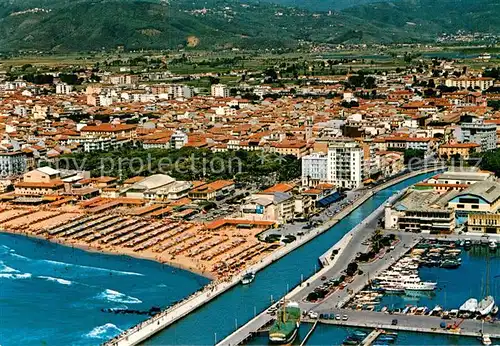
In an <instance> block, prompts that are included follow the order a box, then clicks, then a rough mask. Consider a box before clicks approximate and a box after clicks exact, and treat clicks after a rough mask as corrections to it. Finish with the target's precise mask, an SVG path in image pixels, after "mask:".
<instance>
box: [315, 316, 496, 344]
mask: <svg viewBox="0 0 500 346" xmlns="http://www.w3.org/2000/svg"><path fill="white" fill-rule="evenodd" d="M318 313H334V314H340V315H342V316H343V315H347V316H349V319H348V320H347V321H338V320H320V322H321V323H327V324H334V325H339V326H354V327H370V328H383V329H394V330H408V331H425V332H431V333H432V332H435V333H447V331H446V330H443V329H442V328H440V324H441V322H443V321H444V322H445V323H446V324H454V323H460V321H461V319H452V320H443V319H441V318H440V317H434V316H416V315H401V314H393V315H390V314H388V313H383V312H374V311H356V310H347V309H333V310H332V309H325V310H321V309H320V310H318ZM394 319H396V320H397V325H395V326H393V325H392V320H394ZM310 322H311V321H310ZM481 328H483V330H484V333H485V334H490V335H491V336H492V337H495V338H498V337H500V323H499V322H495V323H491V322H486V323H484V325H483V326H482V323H481V321H477V320H464V321H463V322H462V323H461V324H460V334H462V335H470V336H476V335H479V334H480V332H481ZM451 334H456V333H452V332H451Z"/></svg>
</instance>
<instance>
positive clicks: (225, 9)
mask: <svg viewBox="0 0 500 346" xmlns="http://www.w3.org/2000/svg"><path fill="white" fill-rule="evenodd" d="M367 2H370V3H367ZM297 5H299V6H300V7H295V6H297ZM351 5H354V6H351ZM330 7H332V8H330ZM339 9H340V10H339ZM332 10H333V11H332ZM327 11H328V12H327ZM498 13H500V2H499V1H498V0H393V1H383V2H372V0H265V1H263V0H205V1H192V0H0V51H16V50H44V51H56V52H67V51H88V50H99V49H101V48H106V49H109V48H116V47H117V46H118V45H123V46H125V48H126V49H141V48H154V49H161V48H179V47H185V46H186V45H191V46H198V47H200V48H203V49H216V48H230V47H243V48H276V47H295V46H296V45H298V44H301V43H310V42H313V43H360V42H364V43H374V42H380V43H392V42H429V41H433V40H434V39H435V37H436V35H438V34H440V33H443V32H448V33H450V32H456V31H457V30H469V31H480V32H489V33H498V32H499V31H500V19H499V17H500V16H498Z"/></svg>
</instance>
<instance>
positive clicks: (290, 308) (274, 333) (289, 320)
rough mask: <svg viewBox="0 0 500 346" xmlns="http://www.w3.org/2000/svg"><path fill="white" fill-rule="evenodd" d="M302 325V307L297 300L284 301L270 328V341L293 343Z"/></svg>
mask: <svg viewBox="0 0 500 346" xmlns="http://www.w3.org/2000/svg"><path fill="white" fill-rule="evenodd" d="M299 326H300V307H299V304H298V303H297V302H288V303H287V302H284V303H283V306H282V307H281V309H280V310H279V313H278V315H277V318H276V321H275V322H274V324H273V325H272V327H271V329H270V330H269V341H270V342H271V343H273V344H279V345H285V344H290V343H292V342H293V341H294V340H295V338H296V337H297V332H298V330H299Z"/></svg>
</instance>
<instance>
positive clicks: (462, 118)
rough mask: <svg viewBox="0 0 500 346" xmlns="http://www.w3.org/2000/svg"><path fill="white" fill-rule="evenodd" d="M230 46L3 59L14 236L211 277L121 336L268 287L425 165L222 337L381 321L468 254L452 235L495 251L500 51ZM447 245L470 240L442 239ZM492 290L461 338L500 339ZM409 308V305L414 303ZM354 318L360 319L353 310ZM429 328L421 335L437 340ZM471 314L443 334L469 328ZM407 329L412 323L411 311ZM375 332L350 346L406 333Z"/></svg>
mask: <svg viewBox="0 0 500 346" xmlns="http://www.w3.org/2000/svg"><path fill="white" fill-rule="evenodd" d="M398 49H400V48H399V47H398ZM232 54H234V57H232V58H227V59H225V60H223V59H222V58H218V57H217V58H216V59H212V58H211V57H210V55H203V54H201V53H187V54H186V53H182V54H177V55H173V56H172V55H170V56H169V57H167V56H164V55H162V54H161V53H155V52H153V53H151V54H150V55H145V54H141V55H127V54H125V53H124V54H123V56H126V57H122V55H120V54H117V55H115V56H113V57H112V58H109V59H104V60H103V61H100V62H99V61H94V62H92V63H90V62H89V63H86V62H84V61H81V62H78V61H71V62H67V63H60V62H52V63H46V64H44V63H29V62H27V61H26V60H25V59H24V58H23V59H21V60H19V61H22V64H18V65H16V64H13V63H15V61H16V60H13V59H6V60H1V61H0V115H1V117H0V131H1V133H2V139H1V142H0V167H1V170H0V175H1V178H0V192H1V193H0V227H1V229H2V231H3V232H7V233H13V234H19V235H26V236H29V237H33V238H36V239H44V240H48V241H51V242H53V243H58V244H61V245H65V246H70V247H75V248H80V249H84V250H91V251H97V252H101V253H106V254H115V255H116V254H118V255H128V256H132V257H138V258H142V259H149V260H153V261H157V262H159V263H163V264H166V265H169V266H173V267H177V268H180V269H185V270H188V271H191V272H193V273H197V274H200V275H202V276H205V277H207V278H209V279H210V280H212V281H211V282H210V283H209V284H208V285H207V286H205V287H204V288H202V289H201V290H200V291H199V292H196V293H194V294H193V295H192V296H191V297H188V298H186V299H187V302H180V303H179V305H175V304H174V305H173V306H170V307H168V308H166V309H165V310H164V311H161V312H158V314H154V316H153V317H152V318H151V319H150V320H147V321H142V322H140V323H139V324H138V325H136V326H135V327H133V328H132V329H130V330H126V331H124V332H123V333H121V334H120V335H117V336H116V337H115V338H114V339H111V340H109V342H108V344H109V345H133V344H137V343H139V342H142V341H144V340H145V339H146V338H149V337H151V336H152V335H153V334H156V333H158V332H159V331H160V330H161V329H163V328H166V327H168V326H169V325H170V324H172V323H174V322H176V321H177V320H178V319H180V318H182V317H183V316H185V315H186V314H188V313H190V312H192V311H193V310H194V309H196V308H198V307H199V306H201V305H203V304H205V303H207V302H208V301H210V300H212V299H213V298H215V297H216V296H218V295H220V294H223V293H224V292H225V291H226V290H228V289H230V288H232V287H234V286H235V285H237V284H239V283H243V284H245V286H246V285H249V287H251V286H252V281H253V280H254V279H256V277H258V275H259V274H258V271H260V270H263V269H264V268H265V267H266V266H268V265H269V264H271V263H273V262H276V261H278V260H279V259H280V258H281V257H284V256H286V255H287V254H291V253H293V252H294V251H295V249H297V248H298V247H301V246H303V245H304V244H306V243H308V242H311V241H314V238H316V237H319V236H320V234H323V233H325V232H329V230H330V229H332V227H335V225H336V224H337V223H339V222H343V220H345V219H348V217H350V216H349V215H350V214H351V212H353V211H354V210H355V209H356V208H358V207H360V206H362V205H363V203H365V202H366V201H367V200H369V199H370V198H373V196H376V195H377V193H379V192H380V191H384V190H385V189H387V188H389V187H390V186H393V185H397V184H402V183H403V182H405V181H407V180H408V181H410V180H411V179H414V178H415V179H417V178H418V177H421V178H419V180H418V181H415V182H414V183H412V184H409V185H406V186H404V188H401V191H399V190H398V191H394V195H393V196H392V197H391V198H389V200H388V201H385V200H384V201H380V203H379V204H380V206H379V207H378V209H377V210H375V211H373V213H372V212H369V213H366V215H364V217H363V218H362V219H361V220H363V219H364V218H365V217H368V219H370V218H371V219H370V220H368V219H365V220H364V221H363V222H361V220H359V222H358V225H357V226H356V225H353V227H351V228H349V229H345V230H343V234H346V236H347V235H350V236H351V237H352V239H347V238H346V239H347V240H345V243H342V240H341V241H340V242H339V243H337V245H336V244H335V243H331V244H327V245H328V247H331V246H334V248H335V249H336V250H334V252H328V253H327V254H326V255H324V256H323V257H322V258H320V262H321V265H322V267H323V268H322V269H321V271H320V272H317V273H314V276H313V277H312V278H311V279H308V284H307V286H306V285H303V282H302V280H305V279H306V278H303V279H301V282H300V284H299V285H298V286H297V287H295V289H293V290H290V291H287V297H288V298H287V299H288V303H287V301H286V300H285V301H283V300H281V301H279V302H278V303H276V302H273V304H275V305H273V306H274V313H273V309H271V313H269V311H268V310H267V308H266V309H265V311H263V312H262V317H259V316H257V315H256V316H255V318H256V319H255V320H252V321H251V322H250V323H251V324H250V325H249V326H247V327H243V330H238V328H237V330H236V331H235V332H234V334H231V335H229V336H228V339H227V340H223V341H221V344H228V345H229V344H231V345H234V344H238V343H242V342H248V340H249V337H254V336H255V335H257V334H258V333H259V331H260V332H262V330H266V331H269V338H270V339H271V341H273V342H279V343H286V342H290V340H292V336H293V339H294V338H295V337H296V328H298V325H297V326H292V327H290V323H286V322H287V321H286V318H285V317H284V315H286V314H290V315H291V316H292V317H291V318H295V319H297V320H298V321H300V318H301V317H300V316H301V314H303V315H304V316H303V318H302V319H303V320H304V321H306V322H312V323H314V327H313V328H312V330H311V332H312V331H313V330H314V328H315V326H316V324H317V323H318V321H319V322H320V323H326V324H328V323H330V324H338V325H348V326H350V325H351V323H354V324H353V325H354V326H361V324H360V323H358V322H356V321H357V320H356V318H358V317H359V318H360V319H362V317H370V318H372V320H377V318H379V317H378V315H377V311H378V310H377V309H380V308H382V305H384V306H385V310H384V311H383V312H380V314H383V313H384V312H385V311H387V310H388V309H389V308H388V306H389V303H388V301H384V298H382V297H383V294H389V293H394V294H404V293H405V292H408V291H412V292H413V291H433V290H434V289H435V287H436V285H437V283H436V282H432V283H429V282H427V281H423V280H422V281H421V280H420V278H419V277H418V275H419V273H418V270H417V268H420V267H424V266H427V267H439V268H449V269H451V268H458V267H459V266H461V265H464V264H463V263H461V260H460V258H459V256H460V254H462V251H458V252H457V251H455V249H456V248H455V244H456V247H464V246H465V242H468V243H467V246H469V245H470V246H472V245H473V244H474V246H478V247H480V246H482V245H481V240H483V242H484V244H483V245H484V246H487V247H488V248H489V250H490V251H491V253H495V254H496V253H497V252H496V251H497V246H498V245H500V243H499V241H500V237H498V236H497V235H498V234H500V213H499V208H500V182H499V181H498V176H500V149H497V148H500V147H499V143H500V141H499V137H498V134H499V133H500V93H499V91H500V65H499V58H498V56H495V55H494V54H493V55H490V54H480V55H477V56H475V57H473V58H467V59H463V58H462V59H461V58H439V57H424V56H420V54H414V52H413V51H412V52H405V53H403V54H402V55H401V54H400V55H398V54H394V56H393V59H394V60H393V63H392V64H387V62H384V61H381V60H377V59H375V61H373V60H372V61H371V62H370V61H368V60H369V59H368V58H363V57H346V58H339V59H328V58H320V57H317V56H315V57H314V58H313V59H311V60H307V61H304V62H300V64H299V63H298V62H297V61H296V60H294V59H289V60H287V59H286V58H279V59H281V63H279V64H278V63H277V61H278V60H277V59H278V58H276V61H273V62H276V63H275V64H274V65H272V66H257V65H253V66H251V67H247V68H246V67H244V61H245V59H247V58H246V57H245V52H234V51H233V52H232ZM318 54H319V53H318ZM273 59H275V58H269V60H273ZM253 62H255V61H253ZM180 65H182V66H184V67H185V70H186V71H189V72H188V73H184V72H182V68H180V67H179V66H180ZM195 66H198V67H195ZM221 66H222V68H220V67H221ZM214 67H215V68H214ZM197 69H198V70H199V71H197ZM204 69H206V71H204ZM214 70H216V71H214ZM424 174H426V176H425V177H423V175H424ZM398 186H399V185H398ZM385 199H387V196H386V197H385ZM382 202H384V203H383V204H382ZM369 215H370V216H369ZM372 215H373V216H372ZM354 226H356V227H354ZM374 231H376V232H379V233H377V234H376V235H373V232H374ZM370 237H373V238H370ZM377 237H381V238H380V239H382V240H380V239H379V238H377ZM443 237H449V238H450V239H454V241H455V240H456V243H455V242H453V245H450V244H448V243H445V245H443V244H441V243H438V244H437V245H436V244H435V243H434V242H435V241H437V240H436V239H441V240H442V238H443ZM454 237H456V238H454ZM373 239H378V240H377V242H378V243H377V245H376V246H375V245H374V244H373V243H372V242H373ZM485 239H486V240H485ZM441 240H439V241H441ZM380 242H385V243H384V244H385V245H381V244H380ZM353 243H355V244H353ZM461 243H462V245H460V244H461ZM469 243H470V244H469ZM338 244H342V246H340V247H339V245H338ZM361 244H363V245H366V247H363V246H361ZM369 244H370V245H369ZM403 244H405V246H404V247H403ZM422 244H427V245H425V246H424V245H422ZM428 244H431V245H428ZM410 245H411V246H410ZM448 246H449V249H448ZM351 247H352V249H351ZM422 247H423V248H425V251H423V253H422V251H420V252H419V251H418V249H419V248H422ZM428 247H430V248H436V249H437V250H435V251H434V250H428V249H427V248H428ZM346 248H349V249H350V250H351V251H344V250H345V249H346ZM445 249H446V250H445ZM430 253H431V254H430ZM432 253H436V255H435V256H434V255H432ZM464 253H465V251H464ZM389 254H391V255H389ZM356 255H357V256H356ZM455 255H456V256H455ZM384 256H386V257H385V259H384ZM388 256H390V257H391V260H390V261H389V262H391V263H389V262H384V261H387V260H388ZM457 256H458V257H457ZM488 258H489V257H488ZM382 262H383V263H382ZM398 263H399V264H398ZM401 263H402V264H401ZM354 266H355V267H354ZM358 266H359V269H358ZM362 266H363V269H361V267H362ZM405 266H411V267H412V268H413V269H412V270H411V273H410V272H404V273H403V274H405V275H408V276H409V277H411V280H410V279H408V280H409V281H410V282H400V281H398V280H396V277H397V276H398V275H401V273H402V272H403V270H405V269H404V268H403V267H405ZM364 267H366V268H364ZM389 267H391V268H392V269H388V268H389ZM394 268H396V269H394ZM341 273H344V274H341ZM367 273H369V274H368V276H367ZM397 273H399V274H397ZM495 274H496V273H492V275H495ZM19 275H21V274H19ZM369 276H371V278H370V277H369ZM340 278H342V279H340ZM256 280H257V279H256ZM412 280H413V281H412ZM489 280H490V278H489V277H488V278H487V279H484V284H485V285H486V282H487V281H488V282H489ZM437 281H439V280H437ZM479 284H480V283H477V285H479ZM424 286H425V287H424ZM290 288H292V287H290ZM384 292H385V293H384ZM496 294H497V297H496V298H497V300H498V299H500V297H499V296H498V291H497V292H496ZM494 295H495V292H491V291H489V292H486V293H485V294H484V296H481V297H479V296H477V297H476V298H477V299H476V298H474V299H475V300H476V302H475V305H474V304H472V303H469V304H468V305H467V306H466V308H467V309H465V308H464V309H461V308H460V316H462V315H463V314H464V313H465V312H467V313H468V315H467V316H468V317H465V318H464V319H470V321H469V320H468V321H467V322H465V324H464V325H462V334H463V335H465V336H479V337H482V341H483V343H484V344H487V342H488V338H489V337H490V336H491V337H499V336H500V332H499V329H500V327H499V326H498V324H497V323H498V322H496V317H495V316H496V313H497V312H498V308H497V307H496V305H495V301H494V299H493V298H494ZM489 297H491V301H492V302H493V303H492V304H489V302H490V298H489ZM277 298H279V297H277ZM380 299H382V301H383V302H384V303H381V302H380ZM290 300H293V302H290ZM464 301H465V300H464ZM478 302H479V303H478ZM462 303H463V302H462ZM287 304H288V305H287ZM380 304H382V305H380ZM391 304H392V305H394V303H393V302H392V301H391ZM439 304H441V305H443V304H444V303H442V302H439ZM379 305H380V306H379ZM434 305H436V307H434V306H431V307H425V309H424V307H418V306H415V307H414V309H413V310H411V311H412V312H415V315H416V311H417V309H421V310H418V311H420V312H421V313H419V315H420V316H424V315H426V314H428V315H429V317H430V315H431V309H432V308H433V307H434V310H432V313H433V315H432V318H433V319H434V318H436V316H437V315H438V310H439V309H440V310H439V317H443V316H444V315H443V314H444V313H443V311H444V312H445V313H446V314H447V315H446V316H449V313H450V310H453V309H455V307H453V309H451V308H447V309H443V308H442V307H439V309H438V307H437V306H438V304H437V303H436V304H434ZM464 305H466V304H464ZM478 305H479V306H480V308H478ZM485 305H488V306H485ZM489 305H491V307H489ZM470 306H472V308H471V307H470ZM162 308H163V307H162ZM398 308H399V310H398V311H397V312H394V311H396V310H395V309H392V312H394V313H395V314H396V313H399V314H402V310H403V309H404V306H400V307H398ZM486 308H487V309H486ZM494 308H496V309H494ZM297 309H298V311H299V312H298V314H297V312H296V311H297ZM456 309H457V310H459V306H456ZM153 310H154V311H156V310H155V309H153ZM276 310H277V311H278V312H277V313H276ZM350 310H352V311H355V312H354V314H359V315H354V317H355V318H351V316H352V314H353V312H350ZM465 310H466V311H465ZM472 310H473V311H472ZM486 310H487V311H486ZM301 311H302V313H301ZM408 311H410V308H408V310H407V311H406V312H408ZM493 311H496V312H493ZM392 312H391V315H392ZM406 312H405V313H406ZM330 313H333V318H330V317H329V316H330V315H331V314H330ZM305 314H307V316H306V315H305ZM339 314H340V315H339ZM295 315H296V316H295ZM320 316H321V317H320ZM337 316H340V317H339V318H337ZM342 316H345V318H342ZM356 316H358V317H356ZM394 316H395V315H394ZM455 316H456V318H458V316H459V313H458V311H457V313H456V314H455ZM470 316H473V317H474V316H478V317H477V318H476V319H475V320H474V319H472V318H469V317H470ZM486 317H487V318H486ZM419 318H423V317H419ZM443 318H444V317H443ZM394 319H395V318H392V320H394ZM407 320H408V321H409V322H408V323H407V324H409V325H411V323H413V322H412V321H414V320H415V319H414V318H413V317H411V318H410V317H409V318H408V319H407ZM280 321H281V323H282V324H280ZM419 321H420V319H419ZM427 321H428V320H425V322H422V327H421V328H423V329H422V330H424V331H426V332H429V330H430V329H431V327H429V325H428V322H427ZM478 321H479V322H478ZM484 321H487V322H490V321H492V322H491V324H490V323H488V326H487V327H486V330H488V332H487V333H486V332H484V330H483V332H482V333H480V334H477V328H476V327H478V326H479V327H478V328H479V329H480V328H481V323H480V322H484ZM153 322H157V323H153ZM252 323H254V324H252ZM270 323H271V324H272V323H274V324H273V325H272V326H271V327H270V329H269V324H270ZM396 323H397V322H396ZM415 323H416V322H415ZM419 323H420V322H419ZM461 323H462V322H460V324H461ZM379 324H380V325H384V328H385V329H387V328H389V329H390V328H391V326H390V323H382V322H380V323H379ZM386 324H388V325H386ZM460 324H459V323H458V322H457V323H455V324H454V325H453V326H452V327H449V328H447V327H446V325H445V327H444V328H440V329H442V331H443V332H444V333H453V332H455V333H459V334H460V328H459V326H460ZM266 325H267V329H266ZM289 327H290V328H291V330H288V329H287V328H289ZM365 327H374V326H365ZM393 327H394V326H393ZM433 327H436V326H433ZM438 327H439V323H438ZM245 328H246V329H245ZM399 328H402V329H400V330H410V329H408V328H410V327H408V326H407V327H405V324H404V323H401V322H400V324H399ZM405 328H406V329H405ZM474 328H476V329H475V330H474V331H472V330H473V329H474ZM285 329H286V330H285ZM457 330H458V332H457ZM227 334H229V333H227ZM358 334H359V335H357V336H356V335H354V336H353V335H351V336H350V338H348V339H346V340H344V341H346V342H347V344H361V342H362V341H363V342H364V343H363V344H370V343H372V342H373V341H374V340H375V339H377V338H382V339H379V340H385V341H391V340H392V339H391V335H390V334H387V333H386V332H383V333H382V332H378V334H377V335H375V334H374V335H372V334H370V333H365V332H363V333H362V332H358ZM380 335H382V336H380ZM384 335H385V336H384ZM369 336H372V337H371V338H370V337H369ZM365 338H367V339H373V340H370V343H367V342H365ZM384 338H386V339H384ZM389 339H390V340H389ZM219 341H220V340H216V342H217V343H218V342H219ZM392 341H393V340H392ZM304 342H305V340H304Z"/></svg>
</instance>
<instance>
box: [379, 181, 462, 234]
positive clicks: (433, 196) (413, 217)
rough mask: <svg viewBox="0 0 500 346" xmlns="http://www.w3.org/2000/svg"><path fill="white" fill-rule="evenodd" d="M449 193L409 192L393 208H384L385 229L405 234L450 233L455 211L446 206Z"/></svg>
mask: <svg viewBox="0 0 500 346" xmlns="http://www.w3.org/2000/svg"><path fill="white" fill-rule="evenodd" d="M453 193H454V192H450V193H445V194H442V193H439V192H435V191H421V190H411V191H409V192H407V193H406V194H405V195H404V196H403V197H402V198H401V199H400V200H399V201H397V202H396V203H394V205H393V206H391V205H386V207H385V228H386V229H399V230H402V231H407V232H425V233H451V232H453V230H454V229H455V211H454V209H453V208H450V207H449V206H448V200H449V198H450V194H453Z"/></svg>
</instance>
